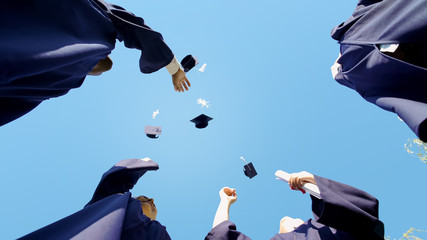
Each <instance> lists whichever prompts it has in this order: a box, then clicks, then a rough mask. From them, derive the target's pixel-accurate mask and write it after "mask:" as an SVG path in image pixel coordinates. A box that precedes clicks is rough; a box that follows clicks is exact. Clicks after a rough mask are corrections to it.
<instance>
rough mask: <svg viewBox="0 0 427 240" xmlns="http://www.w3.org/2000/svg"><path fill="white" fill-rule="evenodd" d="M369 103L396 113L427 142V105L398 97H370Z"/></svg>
mask: <svg viewBox="0 0 427 240" xmlns="http://www.w3.org/2000/svg"><path fill="white" fill-rule="evenodd" d="M366 100H367V101H369V102H371V103H373V104H375V105H377V106H379V107H381V108H382V109H384V110H387V111H390V112H394V113H396V114H397V115H398V116H399V117H400V118H401V119H402V120H403V121H405V123H406V124H407V125H408V126H409V128H411V130H412V131H413V132H414V133H415V134H416V135H417V136H418V137H419V138H420V139H421V140H422V141H424V142H427V126H426V125H427V104H426V103H423V102H417V101H412V100H408V99H403V98H396V97H370V98H367V99H366Z"/></svg>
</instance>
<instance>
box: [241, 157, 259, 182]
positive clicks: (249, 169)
mask: <svg viewBox="0 0 427 240" xmlns="http://www.w3.org/2000/svg"><path fill="white" fill-rule="evenodd" d="M240 158H241V159H242V160H243V161H244V162H245V163H246V165H245V166H243V173H245V175H246V176H247V177H248V178H253V177H255V176H256V175H257V174H258V173H257V172H256V170H255V168H254V165H253V164H252V162H250V163H247V162H246V161H245V159H244V158H243V157H240Z"/></svg>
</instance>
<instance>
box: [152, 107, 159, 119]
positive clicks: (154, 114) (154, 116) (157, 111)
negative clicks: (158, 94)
mask: <svg viewBox="0 0 427 240" xmlns="http://www.w3.org/2000/svg"><path fill="white" fill-rule="evenodd" d="M157 114H159V109H157V110H156V111H155V112H153V119H155V118H156V116H157Z"/></svg>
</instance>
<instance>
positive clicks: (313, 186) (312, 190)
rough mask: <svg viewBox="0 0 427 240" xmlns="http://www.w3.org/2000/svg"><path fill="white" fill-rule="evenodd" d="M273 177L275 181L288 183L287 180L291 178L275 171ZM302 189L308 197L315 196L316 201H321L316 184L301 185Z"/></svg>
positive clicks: (280, 171)
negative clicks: (275, 178) (274, 176)
mask: <svg viewBox="0 0 427 240" xmlns="http://www.w3.org/2000/svg"><path fill="white" fill-rule="evenodd" d="M275 175H276V177H277V179H279V180H282V181H284V182H287V183H289V178H290V177H291V175H290V174H289V173H287V172H284V171H282V170H277V171H276V173H275ZM302 189H304V191H306V192H308V193H310V195H312V196H315V197H316V198H318V199H322V197H320V190H319V187H317V185H316V184H313V183H305V184H304V185H302Z"/></svg>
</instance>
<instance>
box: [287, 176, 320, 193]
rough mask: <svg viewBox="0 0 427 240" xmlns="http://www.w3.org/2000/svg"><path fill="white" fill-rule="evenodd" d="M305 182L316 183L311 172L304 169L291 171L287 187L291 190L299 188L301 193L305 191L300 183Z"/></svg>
mask: <svg viewBox="0 0 427 240" xmlns="http://www.w3.org/2000/svg"><path fill="white" fill-rule="evenodd" d="M305 183H313V184H315V185H317V183H316V180H315V179H314V176H313V174H311V173H309V172H306V171H302V172H299V173H292V174H291V176H290V178H289V187H290V188H291V189H292V190H300V191H301V192H302V193H305V191H304V190H303V189H302V185H304V184H305Z"/></svg>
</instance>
